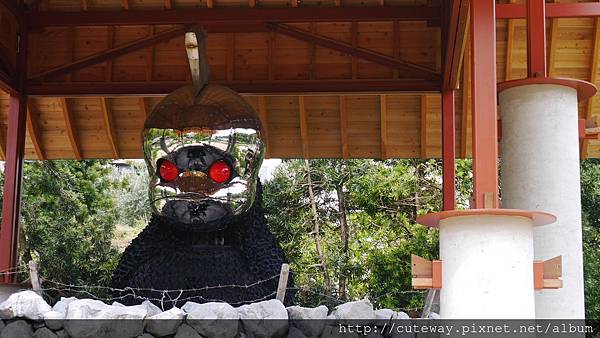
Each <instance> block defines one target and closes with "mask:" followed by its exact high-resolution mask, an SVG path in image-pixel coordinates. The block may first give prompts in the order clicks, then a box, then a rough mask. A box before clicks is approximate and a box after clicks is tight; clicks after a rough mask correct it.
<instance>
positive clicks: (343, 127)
mask: <svg viewBox="0 0 600 338" xmlns="http://www.w3.org/2000/svg"><path fill="white" fill-rule="evenodd" d="M347 108H348V107H347V103H346V96H343V95H341V96H340V143H341V144H342V158H348V157H350V156H349V152H348V111H347Z"/></svg>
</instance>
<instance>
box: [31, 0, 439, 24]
mask: <svg viewBox="0 0 600 338" xmlns="http://www.w3.org/2000/svg"><path fill="white" fill-rule="evenodd" d="M123 1H125V0H123ZM440 18H441V16H440V7H438V6H402V7H400V9H399V7H379V6H377V7H299V8H212V9H211V10H210V11H207V10H206V9H191V8H188V9H173V10H170V11H165V10H153V11H121V12H114V11H88V12H85V13H81V12H52V11H47V12H42V11H38V12H30V13H28V14H27V20H28V23H29V25H30V26H31V27H32V28H39V27H48V26H108V25H117V26H122V25H123V26H125V25H130V26H131V25H177V24H193V25H202V26H207V25H214V24H227V23H234V24H236V25H244V24H248V23H255V24H256V23H261V24H265V23H267V22H271V23H278V22H286V23H293V22H348V21H393V20H403V21H428V22H433V23H435V22H439V21H440Z"/></svg>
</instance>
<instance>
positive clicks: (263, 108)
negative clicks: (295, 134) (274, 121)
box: [258, 96, 271, 158]
mask: <svg viewBox="0 0 600 338" xmlns="http://www.w3.org/2000/svg"><path fill="white" fill-rule="evenodd" d="M265 101H266V99H265V97H264V96H259V97H258V113H259V114H260V120H261V121H262V123H263V130H262V133H261V134H262V135H261V136H262V139H263V141H264V142H265V148H266V151H265V157H266V158H269V157H270V154H271V145H270V143H269V116H268V114H267V104H266V102H265Z"/></svg>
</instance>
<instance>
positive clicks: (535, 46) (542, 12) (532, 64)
mask: <svg viewBox="0 0 600 338" xmlns="http://www.w3.org/2000/svg"><path fill="white" fill-rule="evenodd" d="M527 74H528V77H546V4H545V3H544V0H527Z"/></svg>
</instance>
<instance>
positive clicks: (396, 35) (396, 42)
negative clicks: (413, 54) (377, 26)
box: [392, 21, 401, 79]
mask: <svg viewBox="0 0 600 338" xmlns="http://www.w3.org/2000/svg"><path fill="white" fill-rule="evenodd" d="M393 26H394V32H393V33H392V39H393V42H392V48H393V51H392V55H393V56H394V59H400V47H401V46H400V22H398V21H394V23H393ZM399 76H400V71H399V70H398V68H394V79H397V78H398V77H399Z"/></svg>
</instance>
